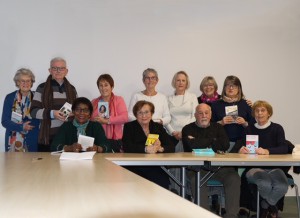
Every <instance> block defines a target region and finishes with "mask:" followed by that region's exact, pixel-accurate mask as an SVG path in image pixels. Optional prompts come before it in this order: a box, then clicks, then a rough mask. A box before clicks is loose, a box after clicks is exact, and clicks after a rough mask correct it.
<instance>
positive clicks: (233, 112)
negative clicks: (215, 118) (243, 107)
mask: <svg viewBox="0 0 300 218" xmlns="http://www.w3.org/2000/svg"><path fill="white" fill-rule="evenodd" d="M225 114H226V116H232V117H233V119H234V120H235V119H236V118H237V117H238V115H239V113H238V106H237V105H232V106H226V107H225Z"/></svg>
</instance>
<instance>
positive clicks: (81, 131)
mask: <svg viewBox="0 0 300 218" xmlns="http://www.w3.org/2000/svg"><path fill="white" fill-rule="evenodd" d="M89 122H90V121H87V122H86V123H84V124H80V123H78V122H77V121H76V119H74V120H73V125H74V126H75V127H76V128H77V137H78V136H79V135H86V133H85V129H86V127H87V125H88V124H89Z"/></svg>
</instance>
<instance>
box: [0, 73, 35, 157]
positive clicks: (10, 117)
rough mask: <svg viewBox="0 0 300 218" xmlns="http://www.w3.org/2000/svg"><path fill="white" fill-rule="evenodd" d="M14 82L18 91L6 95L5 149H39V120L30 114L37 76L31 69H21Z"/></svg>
mask: <svg viewBox="0 0 300 218" xmlns="http://www.w3.org/2000/svg"><path fill="white" fill-rule="evenodd" d="M14 82H15V84H16V87H17V88H18V90H17V91H14V92H12V93H10V94H8V95H7V96H6V97H5V100H4V104H3V112H2V121H1V122H2V125H3V127H4V128H6V132H5V151H23V152H25V151H37V140H38V131H39V121H38V120H37V119H33V118H32V117H31V116H30V106H31V102H32V99H33V92H32V91H31V88H32V85H33V83H34V82H35V76H34V75H33V73H32V72H31V70H29V69H25V68H21V69H19V70H18V71H17V72H16V74H15V76H14Z"/></svg>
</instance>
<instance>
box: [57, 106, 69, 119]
mask: <svg viewBox="0 0 300 218" xmlns="http://www.w3.org/2000/svg"><path fill="white" fill-rule="evenodd" d="M59 112H60V113H61V114H62V115H63V116H64V117H65V120H67V119H68V117H69V115H70V113H71V112H72V105H71V104H70V103H68V102H66V103H65V104H64V105H63V106H62V107H61V108H60V109H59Z"/></svg>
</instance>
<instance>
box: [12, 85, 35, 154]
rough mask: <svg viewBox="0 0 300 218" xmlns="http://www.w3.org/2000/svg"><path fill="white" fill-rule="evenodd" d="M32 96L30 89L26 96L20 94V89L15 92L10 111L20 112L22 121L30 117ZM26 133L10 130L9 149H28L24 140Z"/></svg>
mask: <svg viewBox="0 0 300 218" xmlns="http://www.w3.org/2000/svg"><path fill="white" fill-rule="evenodd" d="M32 98H33V94H32V92H31V91H30V92H28V94H27V96H22V94H21V91H20V90H19V91H17V92H16V95H15V98H14V101H13V106H12V111H13V112H16V113H18V114H21V115H22V121H23V122H24V121H27V120H28V119H31V116H30V105H31V102H32ZM13 122H18V121H13ZM26 134H27V132H16V131H11V132H10V136H9V142H8V144H9V145H10V146H11V148H10V150H11V151H23V152H25V151H28V148H27V145H26V140H25V138H26Z"/></svg>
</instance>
